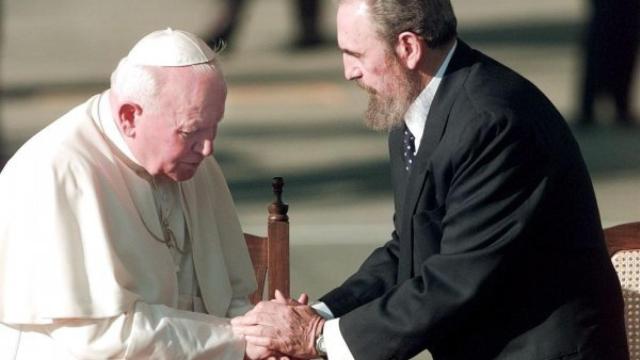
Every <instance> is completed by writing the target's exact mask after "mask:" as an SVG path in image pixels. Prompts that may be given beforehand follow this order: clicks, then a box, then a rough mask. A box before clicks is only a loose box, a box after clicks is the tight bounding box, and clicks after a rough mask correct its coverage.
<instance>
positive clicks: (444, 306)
mask: <svg viewBox="0 0 640 360" xmlns="http://www.w3.org/2000/svg"><path fill="white" fill-rule="evenodd" d="M337 26H338V46H339V48H340V49H341V51H342V57H343V63H344V72H345V77H346V78H347V79H348V80H353V81H356V82H357V83H358V84H359V85H360V86H361V87H362V88H364V89H365V90H366V91H367V92H368V93H369V94H370V103H369V107H368V109H367V111H366V119H367V122H368V123H369V125H370V126H371V127H373V128H377V129H389V130H390V133H389V155H390V161H391V178H392V184H393V189H394V200H395V216H394V227H395V229H394V231H393V234H392V239H391V240H390V241H389V242H388V243H386V244H385V245H384V246H382V247H380V248H378V249H377V250H375V251H374V252H373V254H371V255H370V256H369V258H368V259H367V260H366V261H365V262H364V264H363V265H362V266H361V267H360V269H359V270H358V271H357V272H356V273H355V274H354V275H352V276H351V277H350V278H349V279H347V280H346V281H345V282H344V283H343V284H342V285H341V286H339V287H338V288H336V289H334V290H333V291H331V292H329V293H328V294H326V295H325V296H323V297H322V298H321V299H320V300H321V303H319V304H316V305H314V306H313V307H310V306H307V305H303V304H301V303H297V302H295V301H293V300H290V299H289V300H287V299H280V301H279V302H266V303H261V304H259V305H258V306H256V308H255V309H254V310H253V311H252V312H250V313H248V314H247V315H246V316H245V317H243V318H239V319H237V320H234V321H233V324H234V326H235V329H236V331H238V332H240V333H242V334H244V335H245V336H246V338H247V340H248V342H249V343H250V344H253V345H255V346H262V347H264V348H270V349H272V350H274V351H279V352H282V353H287V354H291V355H292V356H296V357H302V358H310V357H314V356H318V355H321V356H322V355H327V356H328V358H329V359H353V358H355V359H367V360H370V359H407V358H410V357H412V356H413V355H415V354H417V353H419V352H420V351H422V350H424V349H428V350H429V351H430V352H431V353H432V354H433V356H434V358H435V359H436V360H448V359H460V360H469V359H474V360H482V359H509V360H513V359H526V360H537V359H539V360H550V359H610V360H625V359H628V354H627V344H626V337H625V329H624V319H623V302H622V299H621V291H620V287H619V285H618V281H617V278H616V274H615V272H614V270H613V268H612V265H611V262H610V260H609V257H608V255H607V251H606V247H605V244H604V240H603V235H602V228H601V223H600V219H599V215H598V209H597V205H596V200H595V196H594V192H593V187H592V184H591V180H590V178H589V174H588V172H587V169H586V166H585V164H584V161H583V159H582V156H581V154H580V150H579V148H578V145H577V143H576V141H575V140H574V138H573V136H572V134H571V132H570V130H569V128H568V127H567V125H566V123H565V121H564V119H563V118H562V116H561V115H560V114H559V113H558V111H557V110H556V109H555V107H554V106H553V105H552V104H551V102H550V101H549V100H548V99H547V98H546V97H545V96H544V95H543V94H542V93H541V92H540V90H538V89H537V88H536V87H535V86H534V85H533V84H532V83H530V82H529V81H527V80H526V79H524V78H523V77H522V76H520V75H518V74H517V73H515V72H514V71H512V70H510V69H508V68H507V67H505V66H504V65H501V64H500V63H498V62H496V61H495V60H493V59H491V58H489V57H487V56H485V55H483V54H482V53H480V52H478V51H476V50H473V49H472V48H470V47H469V46H468V45H467V44H465V43H464V42H463V41H462V40H460V39H458V38H457V31H456V18H455V15H454V13H453V10H452V8H451V4H450V2H449V1H448V0H404V1H401V0H343V1H341V2H340V5H339V8H338V17H337ZM319 314H322V315H324V316H320V315H319Z"/></svg>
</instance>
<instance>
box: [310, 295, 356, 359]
mask: <svg viewBox="0 0 640 360" xmlns="http://www.w3.org/2000/svg"><path fill="white" fill-rule="evenodd" d="M311 307H312V308H313V309H314V310H315V311H316V312H317V313H318V314H319V315H320V316H322V317H323V318H325V320H327V321H326V322H325V323H324V327H323V328H322V334H323V336H324V344H325V345H326V347H327V357H328V358H329V360H338V359H339V360H353V355H352V354H351V351H350V350H349V347H348V346H347V343H346V342H345V341H344V338H343V337H342V333H340V318H337V319H334V316H333V313H332V312H331V309H329V307H328V306H327V304H325V303H323V302H317V303H315V304H313V305H311Z"/></svg>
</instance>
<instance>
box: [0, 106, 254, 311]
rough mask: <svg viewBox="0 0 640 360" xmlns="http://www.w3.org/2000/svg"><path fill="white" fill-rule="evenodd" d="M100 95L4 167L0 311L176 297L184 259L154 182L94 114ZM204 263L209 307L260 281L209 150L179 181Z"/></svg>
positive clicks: (125, 305) (201, 277)
mask: <svg viewBox="0 0 640 360" xmlns="http://www.w3.org/2000/svg"><path fill="white" fill-rule="evenodd" d="M99 99H100V95H96V96H94V97H93V98H91V99H90V100H89V101H87V102H86V103H84V104H82V105H80V106H78V107H76V108H75V109H73V110H72V111H70V112H69V113H67V114H66V115H64V116H63V117H61V118H60V119H58V120H56V121H55V122H53V123H52V124H51V125H49V126H48V127H46V128H45V129H44V130H42V131H41V132H39V133H38V134H36V135H35V136H34V137H33V138H31V139H30V140H29V141H28V142H27V143H26V144H25V145H24V146H23V147H22V148H21V149H20V150H19V151H18V152H17V153H16V155H15V156H14V157H13V158H12V159H11V160H10V161H9V162H8V163H7V165H6V167H5V168H4V170H3V172H2V173H1V174H0V199H1V200H0V201H1V202H0V322H4V323H14V324H39V323H49V322H51V319H53V318H105V317H112V316H116V315H119V314H121V313H123V312H125V311H128V310H130V309H132V308H133V305H134V302H136V301H144V302H146V303H149V304H164V305H167V306H171V307H175V306H176V305H177V299H178V289H177V279H176V272H175V267H174V264H173V261H172V258H171V255H170V251H169V250H168V249H167V247H166V246H165V245H164V244H162V243H160V242H158V241H156V240H154V238H153V236H152V235H151V233H155V234H156V236H159V237H161V235H162V230H161V227H160V222H159V220H158V217H157V212H156V210H155V206H154V201H153V195H152V193H151V187H150V185H149V183H148V182H147V181H146V180H144V179H143V178H140V181H139V182H136V183H135V184H134V186H133V187H131V188H128V187H127V186H126V185H125V182H124V180H123V174H124V172H127V171H132V170H131V169H130V168H128V167H127V166H125V165H124V164H123V163H122V162H121V160H120V159H119V158H118V157H117V156H115V154H114V152H113V151H112V148H111V147H110V144H109V143H108V142H107V140H106V139H105V137H104V136H103V134H102V133H101V132H100V129H99V127H98V126H97V125H96V122H95V121H94V120H95V119H96V118H97V117H98V116H99V111H98V108H99V107H98V104H99V101H100V100H99ZM180 187H181V193H182V201H183V207H184V212H185V217H186V220H187V221H186V222H187V226H188V231H189V233H190V236H191V241H192V247H193V257H194V266H195V271H196V276H197V278H198V283H199V286H200V289H201V292H202V298H203V301H204V304H205V306H206V308H207V310H208V312H209V313H210V314H213V315H216V316H221V317H222V316H225V315H226V312H227V309H228V307H229V304H230V301H231V298H232V297H241V296H245V295H248V294H250V293H251V292H253V291H254V290H255V287H256V285H255V277H254V274H253V270H252V267H251V262H250V259H249V256H248V253H247V248H246V244H245V242H244V238H243V236H242V231H241V228H240V224H239V222H238V219H237V216H236V213H235V209H234V206H233V201H232V199H231V195H230V193H229V189H228V187H227V184H226V182H225V180H224V177H223V175H222V172H221V170H220V168H219V166H218V164H217V163H216V161H215V160H214V159H213V157H209V158H207V159H206V160H205V161H203V163H202V164H201V165H200V168H199V169H198V171H197V173H196V175H195V176H194V177H193V178H192V179H190V180H188V181H185V182H182V183H181V184H180Z"/></svg>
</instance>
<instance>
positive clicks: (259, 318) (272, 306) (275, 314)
mask: <svg viewBox="0 0 640 360" xmlns="http://www.w3.org/2000/svg"><path fill="white" fill-rule="evenodd" d="M298 300H299V301H295V300H292V299H286V298H284V296H282V294H281V293H279V292H277V293H276V299H275V301H262V302H260V303H258V304H257V305H256V307H255V308H254V309H253V310H251V311H249V312H248V313H247V314H246V315H244V316H241V317H237V318H234V319H232V320H231V325H233V329H234V332H236V333H238V334H242V335H244V336H245V339H246V340H247V349H248V347H249V344H251V346H256V347H262V348H268V349H271V350H274V351H277V352H280V353H283V354H288V355H291V356H294V357H298V358H304V359H310V358H314V357H316V356H317V355H318V354H317V353H316V350H315V339H316V337H317V336H318V335H319V334H320V333H321V332H322V327H323V326H324V319H323V318H322V317H321V316H320V315H318V314H317V313H316V312H315V311H314V310H313V309H312V308H311V307H309V306H308V305H306V302H307V301H308V297H307V296H306V295H305V294H303V295H302V296H301V297H300V298H299V299H298Z"/></svg>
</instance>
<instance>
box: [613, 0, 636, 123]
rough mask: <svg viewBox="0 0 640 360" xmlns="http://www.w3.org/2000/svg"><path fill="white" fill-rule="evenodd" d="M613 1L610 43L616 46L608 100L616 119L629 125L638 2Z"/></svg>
mask: <svg viewBox="0 0 640 360" xmlns="http://www.w3.org/2000/svg"><path fill="white" fill-rule="evenodd" d="M611 1H615V2H616V6H617V7H616V14H615V15H616V16H615V26H614V25H612V27H613V28H614V29H615V30H614V31H615V33H614V34H612V37H611V41H612V42H613V44H615V45H614V46H615V49H613V51H612V54H611V59H612V62H613V63H614V66H612V73H611V77H612V79H611V97H612V99H613V102H614V105H615V109H616V120H617V121H618V122H619V123H621V124H631V123H632V122H633V114H632V113H631V101H630V99H631V89H632V84H633V79H634V70H635V67H636V59H637V54H638V45H639V42H640V0H611Z"/></svg>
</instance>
